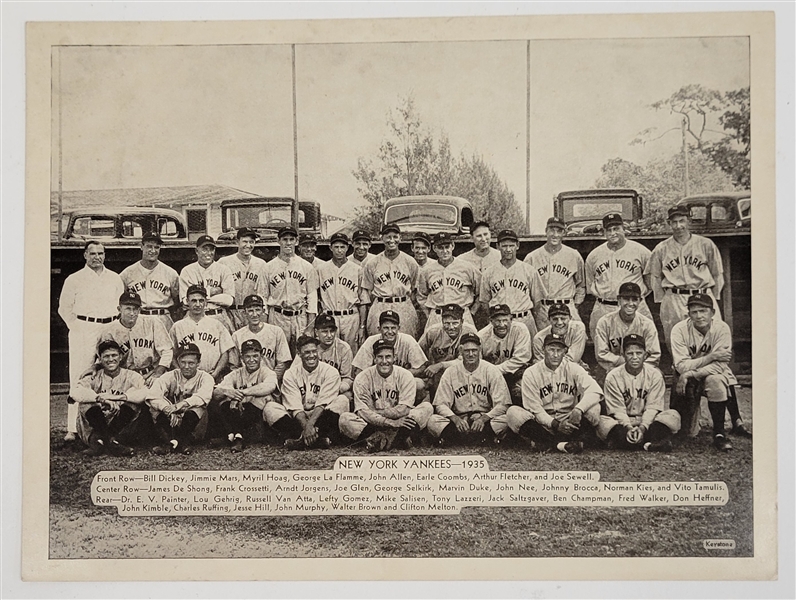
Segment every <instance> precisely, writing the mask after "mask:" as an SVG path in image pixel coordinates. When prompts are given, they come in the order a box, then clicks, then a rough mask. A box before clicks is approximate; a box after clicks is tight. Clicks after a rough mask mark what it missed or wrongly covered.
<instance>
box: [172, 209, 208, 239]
mask: <svg viewBox="0 0 796 600" xmlns="http://www.w3.org/2000/svg"><path fill="white" fill-rule="evenodd" d="M185 219H186V220H187V221H188V233H189V234H191V233H207V210H206V209H201V210H197V209H192V208H189V209H187V210H186V211H185ZM169 223H171V225H169ZM164 225H165V226H166V227H171V226H173V227H174V228H175V229H174V233H164V232H163V227H164ZM160 228H161V229H160V231H161V233H160V235H161V236H164V235H168V236H170V237H176V235H177V231H176V225H174V222H173V221H167V220H165V219H163V220H161V222H160Z"/></svg>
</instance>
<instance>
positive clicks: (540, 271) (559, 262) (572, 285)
mask: <svg viewBox="0 0 796 600" xmlns="http://www.w3.org/2000/svg"><path fill="white" fill-rule="evenodd" d="M525 263H526V264H529V265H531V266H532V267H533V268H534V270H535V271H536V273H537V275H539V277H540V278H541V280H542V283H543V284H544V290H545V293H546V295H545V296H544V298H547V299H550V300H572V299H574V300H575V302H576V303H580V301H582V300H583V298H578V297H577V289H576V281H581V282H583V281H584V277H583V258H582V257H581V255H580V252H578V251H577V250H575V249H574V248H570V247H569V246H564V245H562V246H561V249H560V250H559V251H558V252H555V253H550V252H548V250H547V247H546V246H541V247H540V248H537V249H536V250H534V251H533V252H530V253H529V254H528V255H527V256H526V257H525Z"/></svg>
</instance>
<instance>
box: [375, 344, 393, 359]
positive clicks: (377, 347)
mask: <svg viewBox="0 0 796 600" xmlns="http://www.w3.org/2000/svg"><path fill="white" fill-rule="evenodd" d="M385 348H389V349H390V350H392V351H393V352H395V344H393V343H392V342H388V341H387V340H376V341H375V342H373V356H376V355H377V354H378V353H379V352H381V351H382V350H384V349H385Z"/></svg>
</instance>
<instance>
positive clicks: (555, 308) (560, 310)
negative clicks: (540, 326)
mask: <svg viewBox="0 0 796 600" xmlns="http://www.w3.org/2000/svg"><path fill="white" fill-rule="evenodd" d="M558 315H563V316H565V317H571V316H572V313H571V312H569V305H568V304H553V305H551V306H550V308H548V309H547V318H548V319H552V318H553V317H555V316H558Z"/></svg>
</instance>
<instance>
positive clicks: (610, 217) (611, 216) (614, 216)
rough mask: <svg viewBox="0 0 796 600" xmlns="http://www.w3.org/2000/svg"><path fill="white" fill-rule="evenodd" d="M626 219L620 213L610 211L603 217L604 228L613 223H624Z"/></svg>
mask: <svg viewBox="0 0 796 600" xmlns="http://www.w3.org/2000/svg"><path fill="white" fill-rule="evenodd" d="M624 224H625V221H624V219H622V215H621V214H619V213H608V214H607V215H605V216H604V217H603V229H608V228H609V227H612V226H613V225H624Z"/></svg>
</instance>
